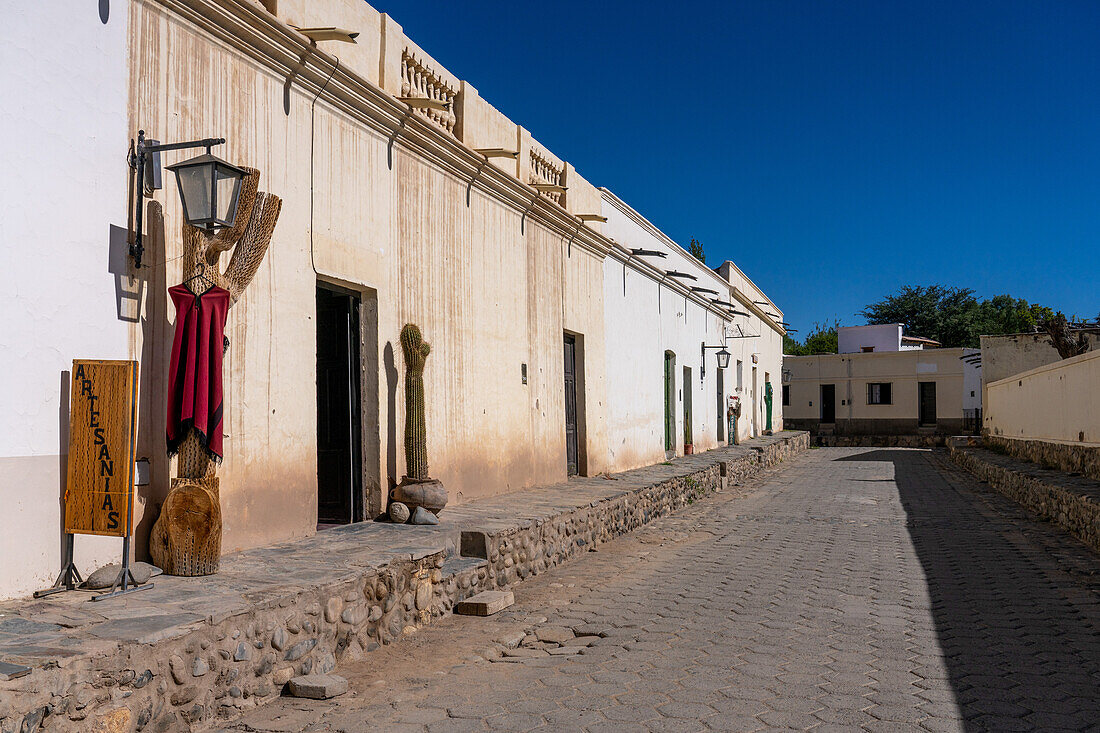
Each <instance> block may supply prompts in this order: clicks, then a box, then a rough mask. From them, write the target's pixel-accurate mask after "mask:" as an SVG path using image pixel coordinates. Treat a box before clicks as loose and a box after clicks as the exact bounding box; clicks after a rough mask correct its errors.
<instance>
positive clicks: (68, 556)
mask: <svg viewBox="0 0 1100 733" xmlns="http://www.w3.org/2000/svg"><path fill="white" fill-rule="evenodd" d="M74 539H75V538H74V537H73V535H71V534H69V533H68V532H66V533H65V547H64V548H63V549H62V557H61V574H60V575H58V576H57V580H55V581H54V582H53V585H51V586H50V587H49V588H46V589H45V590H36V591H35V592H34V597H35V598H45V597H46V596H52V595H53V594H54V593H60V592H61V591H63V590H75V589H76V586H78V585H79V584H81V583H83V582H84V579H83V578H81V577H80V571H79V570H77V569H76V563H74V562H73V541H74Z"/></svg>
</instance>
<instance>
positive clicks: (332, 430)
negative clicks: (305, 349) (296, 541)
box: [317, 287, 362, 524]
mask: <svg viewBox="0 0 1100 733" xmlns="http://www.w3.org/2000/svg"><path fill="white" fill-rule="evenodd" d="M359 424H360V376H359V297H358V296H357V295H354V294H351V293H345V292H343V291H336V290H334V289H329V288H324V287H318V288H317V521H318V523H323V524H347V523H349V522H353V521H356V520H357V519H358V518H359V517H357V516H356V513H357V512H361V504H362V502H361V492H362V459H361V445H360V443H361V436H360V426H359Z"/></svg>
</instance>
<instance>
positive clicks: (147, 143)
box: [129, 130, 225, 270]
mask: <svg viewBox="0 0 1100 733" xmlns="http://www.w3.org/2000/svg"><path fill="white" fill-rule="evenodd" d="M224 143H225V138H224V137H208V138H203V139H202V140H191V141H188V142H182V143H159V142H157V141H156V140H146V139H145V130H138V136H137V144H136V145H134V147H133V149H132V152H131V153H130V157H129V163H130V168H131V169H133V170H135V171H136V172H137V185H136V186H135V187H134V188H135V190H136V191H137V211H135V212H134V236H133V239H132V240H131V242H130V256H131V257H133V258H134V269H135V270H140V269H141V256H142V254H143V253H144V252H145V246H144V245H143V244H142V242H141V220H142V213H143V210H144V206H143V205H142V202H141V200H142V198H143V197H144V196H145V168H146V166H147V164H148V162H150V161H152V162H153V163H154V165H153V170H152V171H150V173H151V174H152V177H153V180H155V181H158V183H159V178H160V160H159V158H160V156H159V155H157V154H158V153H162V152H164V151H166V150H187V149H189V148H206V152H207V153H209V152H210V149H211V148H212V147H214V146H215V145H222V144H224Z"/></svg>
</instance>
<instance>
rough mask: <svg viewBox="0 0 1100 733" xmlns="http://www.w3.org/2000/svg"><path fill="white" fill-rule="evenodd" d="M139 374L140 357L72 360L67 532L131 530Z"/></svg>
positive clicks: (124, 534) (120, 534)
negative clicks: (119, 359) (122, 359)
mask: <svg viewBox="0 0 1100 733" xmlns="http://www.w3.org/2000/svg"><path fill="white" fill-rule="evenodd" d="M137 375H138V364H137V362H136V361H98V360H90V359H76V360H74V361H73V380H72V391H71V392H70V393H69V395H70V397H69V401H70V410H69V464H68V477H67V482H66V484H65V531H66V532H67V533H70V534H96V535H107V536H110V537H128V536H129V535H130V533H131V525H132V505H133V493H134V475H133V473H134V438H135V427H136V425H135V423H136V420H135V417H136V415H135V411H136V407H137Z"/></svg>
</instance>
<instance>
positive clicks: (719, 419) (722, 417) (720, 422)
mask: <svg viewBox="0 0 1100 733" xmlns="http://www.w3.org/2000/svg"><path fill="white" fill-rule="evenodd" d="M717 381H718V409H717V411H716V412H715V413H714V414H715V418H714V421H715V422H714V425H715V427H716V428H717V429H718V442H719V443H724V442H726V408H725V405H723V403H724V402H725V401H726V396H725V394H723V393H724V392H725V391H726V384H725V383H726V380H725V371H724V370H722V369H719V370H718V380H717Z"/></svg>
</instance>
